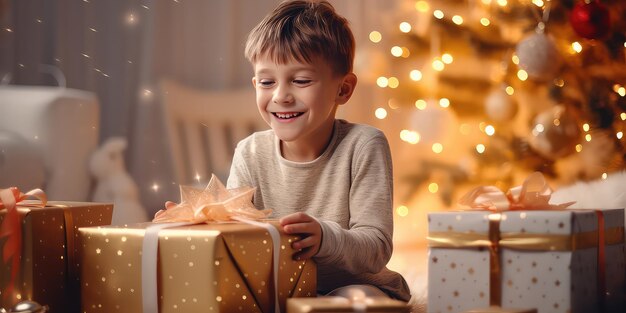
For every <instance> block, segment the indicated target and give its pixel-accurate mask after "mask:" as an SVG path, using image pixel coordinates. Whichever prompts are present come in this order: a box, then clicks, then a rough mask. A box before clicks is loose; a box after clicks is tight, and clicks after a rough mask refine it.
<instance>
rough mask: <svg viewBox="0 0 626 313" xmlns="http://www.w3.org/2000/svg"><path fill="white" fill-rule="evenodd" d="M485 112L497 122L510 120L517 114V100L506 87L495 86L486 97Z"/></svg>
mask: <svg viewBox="0 0 626 313" xmlns="http://www.w3.org/2000/svg"><path fill="white" fill-rule="evenodd" d="M485 113H486V114H487V116H489V118H490V119H492V120H493V121H496V122H506V121H510V120H512V119H513V118H514V117H515V114H517V101H515V99H514V98H513V97H512V96H510V95H508V94H507V93H506V91H505V90H504V87H498V88H495V89H493V90H492V91H491V92H490V93H489V95H487V98H486V99H485Z"/></svg>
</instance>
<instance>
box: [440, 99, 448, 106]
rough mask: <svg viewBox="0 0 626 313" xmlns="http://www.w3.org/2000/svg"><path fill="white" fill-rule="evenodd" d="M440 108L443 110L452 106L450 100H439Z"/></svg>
mask: <svg viewBox="0 0 626 313" xmlns="http://www.w3.org/2000/svg"><path fill="white" fill-rule="evenodd" d="M439 106H440V107H442V108H447V107H449V106H450V100H449V99H448V98H441V99H439Z"/></svg>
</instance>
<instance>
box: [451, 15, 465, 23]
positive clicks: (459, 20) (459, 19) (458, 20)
mask: <svg viewBox="0 0 626 313" xmlns="http://www.w3.org/2000/svg"><path fill="white" fill-rule="evenodd" d="M452 23H454V24H457V25H461V24H463V17H462V16H460V15H455V16H453V17H452Z"/></svg>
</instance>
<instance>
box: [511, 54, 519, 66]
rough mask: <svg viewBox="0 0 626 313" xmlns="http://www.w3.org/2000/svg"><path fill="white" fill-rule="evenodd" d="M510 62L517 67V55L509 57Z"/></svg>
mask: <svg viewBox="0 0 626 313" xmlns="http://www.w3.org/2000/svg"><path fill="white" fill-rule="evenodd" d="M511 61H512V62H513V64H515V65H518V64H519V57H518V56H517V54H513V55H512V56H511Z"/></svg>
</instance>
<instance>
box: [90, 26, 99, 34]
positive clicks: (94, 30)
mask: <svg viewBox="0 0 626 313" xmlns="http://www.w3.org/2000/svg"><path fill="white" fill-rule="evenodd" d="M89 30H90V31H92V32H94V33H97V32H98V31H97V30H96V29H95V28H93V27H89Z"/></svg>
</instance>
